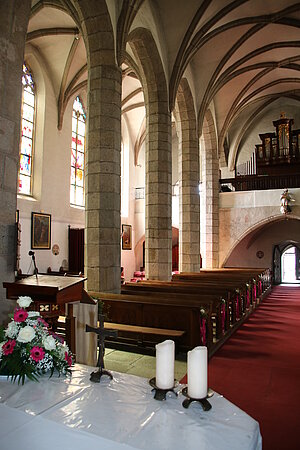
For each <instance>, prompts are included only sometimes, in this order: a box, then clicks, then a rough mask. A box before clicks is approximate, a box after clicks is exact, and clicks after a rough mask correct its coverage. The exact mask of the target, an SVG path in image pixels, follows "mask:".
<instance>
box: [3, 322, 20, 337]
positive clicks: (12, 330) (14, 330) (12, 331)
mask: <svg viewBox="0 0 300 450" xmlns="http://www.w3.org/2000/svg"><path fill="white" fill-rule="evenodd" d="M18 332H19V325H18V324H17V323H16V322H9V324H8V326H7V328H6V330H5V335H6V336H8V337H9V338H11V339H12V338H14V337H16V336H17V334H18Z"/></svg>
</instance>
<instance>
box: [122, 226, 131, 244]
mask: <svg viewBox="0 0 300 450" xmlns="http://www.w3.org/2000/svg"><path fill="white" fill-rule="evenodd" d="M131 248H132V244H131V225H124V224H122V250H131Z"/></svg>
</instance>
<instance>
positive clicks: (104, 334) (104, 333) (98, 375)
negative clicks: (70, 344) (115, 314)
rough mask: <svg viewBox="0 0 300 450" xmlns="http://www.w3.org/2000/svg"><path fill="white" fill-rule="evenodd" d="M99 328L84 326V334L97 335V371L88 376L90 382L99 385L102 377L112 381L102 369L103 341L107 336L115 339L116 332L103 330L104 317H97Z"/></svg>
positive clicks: (109, 374)
mask: <svg viewBox="0 0 300 450" xmlns="http://www.w3.org/2000/svg"><path fill="white" fill-rule="evenodd" d="M99 324H100V327H99V328H94V327H90V326H89V325H86V327H85V331H86V332H88V333H89V332H92V333H96V334H97V335H98V343H99V356H98V361H97V366H98V367H99V370H97V371H96V372H92V373H91V376H90V380H91V381H93V382H94V383H100V380H101V377H102V375H107V376H109V377H110V379H111V380H112V379H113V376H112V374H111V373H110V372H109V371H108V370H106V369H105V368H104V353H105V345H104V340H105V338H106V337H107V336H113V337H117V333H118V332H117V331H115V330H105V329H104V315H101V314H100V315H99Z"/></svg>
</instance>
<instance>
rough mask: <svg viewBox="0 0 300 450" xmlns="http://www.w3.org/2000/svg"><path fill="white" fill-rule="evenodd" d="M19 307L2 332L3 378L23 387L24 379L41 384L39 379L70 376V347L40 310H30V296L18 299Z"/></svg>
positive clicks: (0, 371)
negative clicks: (5, 376) (55, 375)
mask: <svg viewBox="0 0 300 450" xmlns="http://www.w3.org/2000/svg"><path fill="white" fill-rule="evenodd" d="M17 303H18V306H17V307H16V308H15V310H14V312H13V314H10V317H11V319H12V320H11V322H10V323H9V324H8V326H7V328H6V329H4V328H3V327H2V329H0V375H7V377H11V379H12V381H16V380H17V379H18V383H20V382H22V384H24V382H25V378H26V377H27V378H29V379H30V380H34V381H38V377H39V376H41V375H42V374H44V373H46V372H49V373H50V377H51V376H52V375H53V373H54V371H57V372H58V374H59V375H60V374H64V375H68V374H71V370H70V366H71V365H72V362H73V359H72V354H71V352H70V350H69V348H68V346H67V345H66V344H65V343H64V341H63V340H62V339H61V338H60V337H59V336H57V335H56V334H55V333H53V332H51V331H50V330H49V325H48V324H47V322H46V321H45V320H44V319H43V318H42V317H41V316H40V313H39V312H37V311H27V310H26V308H28V307H29V306H30V304H31V303H32V299H31V298H30V297H19V299H18V300H17Z"/></svg>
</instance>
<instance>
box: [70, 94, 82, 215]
mask: <svg viewBox="0 0 300 450" xmlns="http://www.w3.org/2000/svg"><path fill="white" fill-rule="evenodd" d="M85 121H86V113H85V110H84V108H83V105H82V102H81V100H80V98H79V97H76V99H75V100H74V103H73V114H72V148H71V188H70V203H71V205H76V206H84V149H85Z"/></svg>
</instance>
